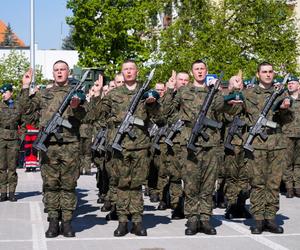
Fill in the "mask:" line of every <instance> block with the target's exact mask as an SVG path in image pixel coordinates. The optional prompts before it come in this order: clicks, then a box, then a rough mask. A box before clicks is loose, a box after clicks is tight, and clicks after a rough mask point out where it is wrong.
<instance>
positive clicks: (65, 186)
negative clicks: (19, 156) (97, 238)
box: [20, 60, 85, 238]
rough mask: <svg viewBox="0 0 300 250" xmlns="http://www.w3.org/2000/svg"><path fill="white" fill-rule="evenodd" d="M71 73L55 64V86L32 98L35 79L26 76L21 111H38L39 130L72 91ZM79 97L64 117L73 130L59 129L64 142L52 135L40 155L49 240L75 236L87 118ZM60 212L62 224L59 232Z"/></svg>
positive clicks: (29, 75) (63, 63) (27, 73)
mask: <svg viewBox="0 0 300 250" xmlns="http://www.w3.org/2000/svg"><path fill="white" fill-rule="evenodd" d="M69 73H70V72H69V66H68V64H67V63H66V62H65V61H62V60H59V61H56V62H55V63H54V64H53V77H54V81H55V83H54V85H53V87H52V88H49V89H45V91H41V92H37V93H36V94H35V95H33V96H30V97H29V94H28V92H29V91H28V89H29V85H30V82H31V79H32V70H29V71H28V72H26V73H25V75H24V76H23V89H22V91H21V100H20V102H21V104H22V110H23V111H22V112H24V113H25V114H27V113H31V112H35V111H36V110H39V111H40V129H43V127H44V126H46V124H47V122H48V121H49V120H50V119H51V117H52V115H53V113H54V112H55V111H56V110H57V109H58V108H59V105H60V103H61V102H62V100H63V99H64V98H65V96H66V95H67V94H68V93H69V91H70V89H71V88H72V86H71V85H69V84H68V76H69ZM79 97H80V95H79V93H77V95H76V96H73V97H72V99H71V100H70V105H69V107H68V108H67V109H66V111H65V112H64V113H63V114H62V116H63V118H64V119H66V120H68V121H69V123H70V124H71V125H72V127H71V128H65V127H60V128H59V131H58V133H59V134H60V135H61V137H62V140H58V139H57V138H55V136H53V135H51V137H50V138H49V140H48V141H47V143H46V147H47V148H48V150H47V152H44V151H42V152H41V164H42V167H41V174H42V176H43V188H44V192H45V193H44V196H45V200H46V201H45V205H46V208H47V210H48V221H49V228H48V230H47V231H46V233H45V236H46V237H47V238H53V237H57V236H58V235H59V232H60V231H61V232H62V234H63V235H64V236H65V237H74V236H75V233H74V231H73V229H72V226H71V221H72V216H73V213H74V210H75V208H76V203H77V198H76V193H75V187H76V185H77V179H78V178H79V125H80V120H81V119H82V118H83V117H84V115H85V111H84V109H83V107H82V106H81V105H80V104H81V99H80V98H79ZM60 213H61V217H62V223H61V228H60V229H59V216H60Z"/></svg>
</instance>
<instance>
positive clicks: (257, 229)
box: [250, 220, 264, 234]
mask: <svg viewBox="0 0 300 250" xmlns="http://www.w3.org/2000/svg"><path fill="white" fill-rule="evenodd" d="M250 230H251V233H252V234H261V233H262V232H263V230H264V221H263V220H255V221H254V225H253V226H252V227H250Z"/></svg>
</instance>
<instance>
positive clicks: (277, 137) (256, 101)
mask: <svg viewBox="0 0 300 250" xmlns="http://www.w3.org/2000/svg"><path fill="white" fill-rule="evenodd" d="M273 91H274V88H273V87H271V88H269V89H263V88H261V87H259V86H258V85H256V86H255V87H254V88H251V89H246V90H244V92H243V94H244V97H245V112H246V117H247V119H246V120H245V122H246V123H247V127H248V128H250V127H251V126H253V125H254V124H255V122H256V120H257V119H258V116H259V114H260V112H261V111H262V109H263V106H264V104H265V102H266V100H267V98H268V97H269V96H270V95H271V94H272V93H273ZM277 112H278V113H279V114H281V113H282V112H285V111H283V110H278V111H277ZM274 114H275V113H274V112H273V111H272V109H271V110H270V111H269V112H268V115H267V119H268V120H270V121H274V120H275V119H274ZM278 117H279V118H277V119H276V122H278V123H279V125H280V116H278ZM265 130H266V131H270V132H268V139H267V141H265V142H264V141H263V140H262V139H261V138H260V137H259V136H257V137H256V138H255V139H254V141H253V144H252V146H253V148H254V149H264V150H273V149H283V148H285V147H286V144H285V141H284V140H283V139H284V138H283V136H282V133H280V132H279V131H280V129H277V131H278V132H275V133H274V132H272V129H268V128H265ZM273 131H274V130H273ZM247 134H248V133H245V135H244V139H245V138H247Z"/></svg>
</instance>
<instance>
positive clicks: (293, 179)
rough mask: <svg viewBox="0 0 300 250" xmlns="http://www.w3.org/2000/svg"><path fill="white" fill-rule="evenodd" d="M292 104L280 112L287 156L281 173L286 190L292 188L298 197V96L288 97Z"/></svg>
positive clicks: (299, 130)
mask: <svg viewBox="0 0 300 250" xmlns="http://www.w3.org/2000/svg"><path fill="white" fill-rule="evenodd" d="M290 99H291V102H292V106H291V108H290V109H289V110H287V111H285V112H282V115H281V117H282V119H281V120H282V121H283V122H284V124H283V130H282V131H283V134H284V136H285V137H286V140H287V145H289V147H286V150H285V155H286V156H287V157H286V158H287V161H286V163H287V164H286V165H287V166H286V168H285V169H284V173H283V181H284V183H285V186H286V189H287V191H290V190H291V193H292V194H293V188H294V191H295V195H296V196H297V197H300V113H299V111H300V98H299V97H298V99H293V98H292V97H290Z"/></svg>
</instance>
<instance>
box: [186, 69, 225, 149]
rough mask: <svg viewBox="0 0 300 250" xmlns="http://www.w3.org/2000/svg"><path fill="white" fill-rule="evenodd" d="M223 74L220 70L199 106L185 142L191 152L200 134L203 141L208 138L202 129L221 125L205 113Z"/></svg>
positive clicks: (217, 89)
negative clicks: (218, 75)
mask: <svg viewBox="0 0 300 250" xmlns="http://www.w3.org/2000/svg"><path fill="white" fill-rule="evenodd" d="M223 75H224V73H223V72H222V73H221V75H220V77H219V78H218V80H217V82H216V83H215V84H214V85H211V86H209V91H208V93H207V95H206V97H205V99H204V102H203V104H202V106H201V109H200V111H199V114H198V117H197V120H196V122H195V124H194V127H193V129H192V133H191V135H190V137H189V140H188V143H187V149H188V150H192V151H193V152H196V151H197V148H196V146H195V143H196V141H197V140H198V138H199V136H201V137H202V138H203V140H204V141H208V140H209V136H208V134H207V133H205V131H204V130H205V129H206V128H207V127H210V128H218V129H220V128H221V127H222V122H217V121H214V120H212V119H209V118H207V117H206V115H207V112H208V110H209V107H210V105H211V104H212V102H213V99H214V96H215V94H216V93H217V92H218V91H219V86H220V84H221V80H222V78H223Z"/></svg>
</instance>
